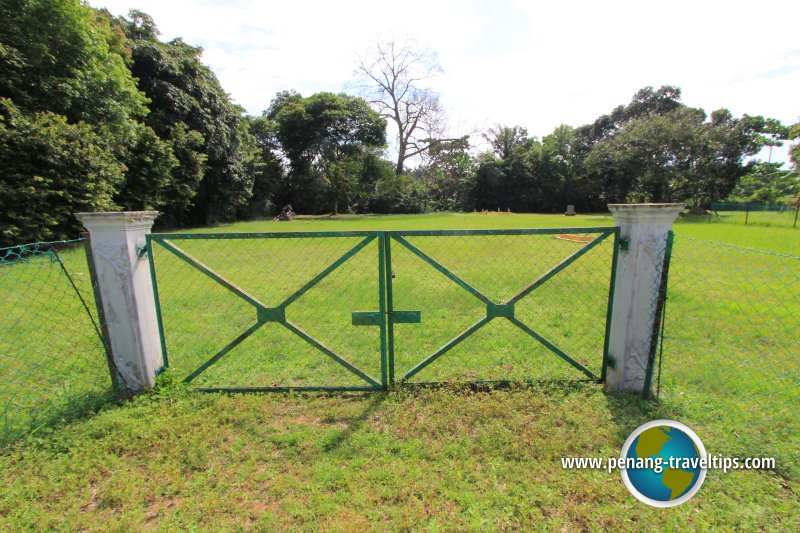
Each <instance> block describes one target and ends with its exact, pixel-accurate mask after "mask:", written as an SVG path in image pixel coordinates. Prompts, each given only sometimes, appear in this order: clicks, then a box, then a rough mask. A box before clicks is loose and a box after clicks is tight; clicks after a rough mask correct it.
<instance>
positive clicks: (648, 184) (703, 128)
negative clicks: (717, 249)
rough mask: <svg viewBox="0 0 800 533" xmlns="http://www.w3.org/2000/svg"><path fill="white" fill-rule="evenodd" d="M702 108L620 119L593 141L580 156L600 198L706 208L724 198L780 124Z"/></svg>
mask: <svg viewBox="0 0 800 533" xmlns="http://www.w3.org/2000/svg"><path fill="white" fill-rule="evenodd" d="M706 118H707V117H706V114H705V112H704V111H703V110H702V109H695V108H690V107H686V106H683V105H681V106H679V107H676V108H674V109H672V110H670V111H667V112H665V113H660V112H659V113H649V114H645V115H641V116H638V117H636V118H633V119H630V120H627V121H626V122H625V123H624V124H622V125H621V126H620V127H618V128H615V130H614V132H613V134H610V135H607V136H606V138H605V139H603V140H601V141H598V142H597V143H595V145H594V146H593V147H592V149H591V151H590V152H589V154H588V156H587V157H586V159H585V161H584V170H585V172H586V173H587V175H588V176H589V179H591V180H594V181H595V182H596V183H597V184H598V189H599V190H600V191H601V192H600V195H599V197H600V198H601V199H602V200H604V201H605V202H620V201H651V202H670V201H686V202H688V203H689V204H690V205H692V206H694V207H705V206H708V204H710V203H711V202H712V201H714V200H718V199H720V198H725V197H726V196H728V195H729V194H730V193H731V191H732V190H733V188H734V187H735V186H736V184H737V182H738V180H739V179H740V178H741V177H742V176H744V175H745V174H747V173H748V172H749V171H750V169H751V167H752V166H753V165H754V164H755V162H753V161H751V162H747V163H746V162H745V159H746V158H747V157H750V156H752V155H755V154H756V153H758V152H759V150H760V149H761V148H762V147H763V146H765V145H770V144H774V143H777V142H780V139H781V138H782V137H785V131H784V130H785V128H784V127H783V126H782V125H781V124H780V122H778V121H776V120H773V119H765V118H764V117H760V116H757V117H753V116H748V115H745V116H743V117H742V118H741V119H736V118H734V117H733V116H732V115H731V113H730V112H729V111H728V110H727V109H720V110H717V111H715V112H714V113H712V115H711V117H710V120H706Z"/></svg>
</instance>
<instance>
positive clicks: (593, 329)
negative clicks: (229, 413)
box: [150, 228, 616, 389]
mask: <svg viewBox="0 0 800 533" xmlns="http://www.w3.org/2000/svg"><path fill="white" fill-rule="evenodd" d="M615 236H616V229H615V228H591V229H583V230H580V229H572V230H509V231H503V230H497V231H494V230H492V231H489V230H486V231H484V230H476V231H463V232H447V231H441V232H339V233H329V234H324V233H319V234H311V233H295V234H262V235H260V236H259V235H253V234H238V235H237V234H220V235H216V236H215V235H205V234H197V235H191V234H173V235H165V234H162V235H158V234H154V235H152V236H151V237H150V251H151V257H152V259H153V260H154V271H155V280H156V287H157V289H158V301H159V303H160V309H161V313H160V316H161V318H162V326H163V334H164V340H165V345H166V349H167V354H168V363H169V366H170V368H171V369H172V371H173V372H174V373H175V374H176V375H178V376H179V377H181V378H182V379H185V380H187V381H190V382H192V383H193V384H194V385H196V386H198V387H200V388H204V389H285V388H323V387H324V388H337V389H352V388H356V387H367V388H382V387H386V386H387V383H389V382H393V381H397V382H400V381H407V382H412V383H431V382H443V381H454V380H469V381H521V380H537V381H538V380H575V379H596V380H597V379H599V378H600V376H601V374H602V365H603V357H604V340H605V327H606V314H607V308H608V300H609V284H610V279H611V274H612V273H611V269H612V259H613V256H614V243H615Z"/></svg>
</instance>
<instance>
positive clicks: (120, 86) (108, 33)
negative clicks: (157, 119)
mask: <svg viewBox="0 0 800 533" xmlns="http://www.w3.org/2000/svg"><path fill="white" fill-rule="evenodd" d="M0 36H2V44H1V45H0V72H2V75H0V97H6V98H10V99H11V100H13V101H14V104H15V105H16V106H17V107H18V108H20V109H21V110H24V111H29V112H37V111H49V112H52V113H57V114H60V115H64V116H65V117H67V120H68V121H69V122H71V123H76V122H79V121H84V122H87V123H89V124H92V125H93V126H94V127H95V128H98V129H99V128H102V129H104V130H105V132H104V137H108V136H109V135H111V136H112V138H113V141H117V140H125V138H126V137H127V136H131V135H133V134H134V133H133V132H132V131H131V130H132V129H133V128H134V127H135V122H136V121H137V120H139V119H141V118H142V117H144V115H145V114H146V113H147V108H146V106H145V104H146V101H147V100H146V98H145V96H144V95H143V94H142V93H141V92H140V91H139V90H138V89H137V87H136V82H135V80H134V79H133V76H131V72H130V71H129V70H128V67H127V63H128V62H129V60H130V52H129V51H128V50H127V49H126V47H125V45H124V36H122V35H121V34H120V33H118V32H116V31H115V30H114V29H113V28H112V26H111V17H110V16H109V15H108V14H107V13H105V12H101V11H97V10H94V9H92V8H90V7H88V6H86V5H84V4H82V3H80V2H78V1H76V0H5V1H4V2H3V3H2V5H0Z"/></svg>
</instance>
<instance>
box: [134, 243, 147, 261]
mask: <svg viewBox="0 0 800 533" xmlns="http://www.w3.org/2000/svg"><path fill="white" fill-rule="evenodd" d="M147 253H148V252H147V245H146V244H137V245H136V257H137V258H138V259H141V258H142V257H147Z"/></svg>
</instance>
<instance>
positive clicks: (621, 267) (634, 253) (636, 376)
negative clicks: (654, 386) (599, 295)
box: [606, 204, 684, 393]
mask: <svg viewBox="0 0 800 533" xmlns="http://www.w3.org/2000/svg"><path fill="white" fill-rule="evenodd" d="M683 207H684V206H683V204H609V206H608V209H609V210H610V211H611V214H613V215H614V219H615V220H616V222H617V225H618V226H619V227H620V239H621V240H622V246H621V247H620V251H619V256H618V259H617V272H616V277H615V280H614V295H613V310H612V313H611V327H610V330H609V343H608V355H609V361H608V365H607V370H606V386H607V387H608V388H610V389H613V390H620V391H630V392H637V393H643V392H644V388H645V382H649V380H648V379H647V372H648V359H649V358H650V352H651V340H652V338H653V331H654V325H655V324H654V322H655V321H656V320H657V319H658V317H656V312H655V311H656V304H657V299H658V292H659V286H660V280H661V271H662V267H663V264H664V253H665V250H666V243H667V235H668V233H669V231H670V230H671V229H672V223H673V222H674V221H675V219H676V218H677V216H678V214H679V213H680V212H681V211H682V210H683ZM656 327H657V325H656ZM651 370H652V369H651Z"/></svg>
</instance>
